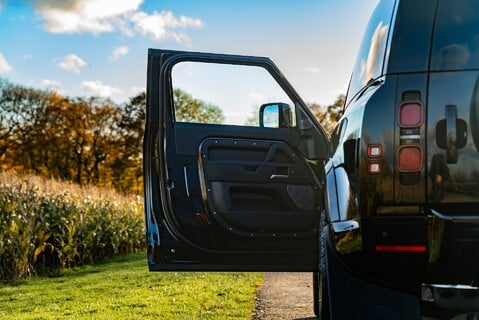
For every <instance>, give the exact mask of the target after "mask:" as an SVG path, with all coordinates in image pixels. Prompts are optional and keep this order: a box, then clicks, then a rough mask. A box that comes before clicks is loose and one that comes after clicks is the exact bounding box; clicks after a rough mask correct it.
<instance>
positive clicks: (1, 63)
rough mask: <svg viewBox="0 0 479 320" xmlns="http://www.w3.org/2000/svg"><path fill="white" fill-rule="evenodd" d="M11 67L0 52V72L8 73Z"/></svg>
mask: <svg viewBox="0 0 479 320" xmlns="http://www.w3.org/2000/svg"><path fill="white" fill-rule="evenodd" d="M12 70H13V67H12V66H11V65H10V64H9V63H8V61H7V59H6V58H5V57H4V56H3V54H1V53H0V74H5V73H9V72H10V71H12Z"/></svg>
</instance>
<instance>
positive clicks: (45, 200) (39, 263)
mask: <svg viewBox="0 0 479 320" xmlns="http://www.w3.org/2000/svg"><path fill="white" fill-rule="evenodd" d="M142 210H143V209H142V199H141V198H137V197H126V196H122V195H119V194H117V193H115V192H113V191H111V190H102V189H98V188H93V187H79V186H78V185H75V184H70V183H65V182H58V181H54V180H45V179H42V178H39V177H35V176H16V175H13V174H5V173H3V174H0V280H18V279H23V278H27V277H30V276H34V275H45V274H46V275H55V274H58V273H59V272H60V271H61V270H63V269H64V268H69V267H74V266H78V265H84V264H90V263H94V262H97V261H100V260H102V259H104V258H108V257H113V256H116V255H126V254H131V253H134V252H137V251H139V250H143V249H144V248H145V242H144V241H145V240H144V239H145V236H144V218H143V211H142Z"/></svg>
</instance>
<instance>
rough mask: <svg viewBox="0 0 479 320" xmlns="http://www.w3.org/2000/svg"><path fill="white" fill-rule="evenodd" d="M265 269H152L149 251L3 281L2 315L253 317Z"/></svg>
mask: <svg viewBox="0 0 479 320" xmlns="http://www.w3.org/2000/svg"><path fill="white" fill-rule="evenodd" d="M262 280H263V274H261V273H192V272H184V273H183V272H178V273H173V272H167V273H160V272H148V267H147V263H146V255H145V254H140V255H134V256H131V257H122V258H116V259H114V260H111V261H108V262H106V263H103V264H100V265H95V266H88V267H82V268H76V269H74V270H68V271H65V272H64V273H63V274H62V276H61V277H57V278H39V279H30V280H23V281H19V282H18V283H15V284H0V319H15V320H17V319H63V318H68V319H249V317H250V314H251V312H252V310H253V306H254V296H255V292H256V289H257V288H258V286H259V285H260V284H261V283H262Z"/></svg>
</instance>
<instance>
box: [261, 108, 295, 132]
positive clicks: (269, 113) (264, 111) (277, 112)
mask: <svg viewBox="0 0 479 320" xmlns="http://www.w3.org/2000/svg"><path fill="white" fill-rule="evenodd" d="M292 118H293V117H292V112H291V107H290V106H289V104H287V103H283V102H275V103H266V104H263V105H261V108H260V109H259V126H260V127H261V128H290V127H291V126H292Z"/></svg>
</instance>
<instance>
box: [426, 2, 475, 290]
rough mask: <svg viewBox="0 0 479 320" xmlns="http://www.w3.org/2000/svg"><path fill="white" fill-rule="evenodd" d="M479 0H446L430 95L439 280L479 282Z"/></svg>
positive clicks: (435, 277) (431, 191) (433, 258)
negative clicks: (478, 267) (478, 0)
mask: <svg viewBox="0 0 479 320" xmlns="http://www.w3.org/2000/svg"><path fill="white" fill-rule="evenodd" d="M478 30H479V3H478V2H477V1H467V0H441V1H439V4H438V9H437V17H436V22H435V28H434V36H433V42H432V53H431V67H430V68H431V72H430V77H429V94H428V97H429V99H428V109H427V120H428V124H427V125H428V138H427V139H428V146H427V149H428V150H427V153H428V157H427V169H428V177H427V178H428V182H429V184H428V201H429V207H430V208H431V213H432V217H433V219H432V225H431V229H430V233H431V234H430V241H431V244H430V245H431V247H432V248H431V253H430V263H431V265H432V270H431V272H429V275H430V277H432V279H430V282H431V283H441V282H449V283H451V282H454V283H459V284H467V285H473V284H474V285H476V286H477V285H478V284H479V271H478V269H477V266H478V264H479V228H478V226H479V32H478Z"/></svg>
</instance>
